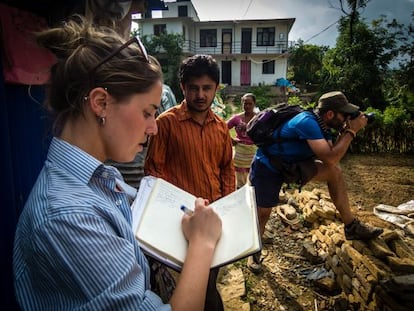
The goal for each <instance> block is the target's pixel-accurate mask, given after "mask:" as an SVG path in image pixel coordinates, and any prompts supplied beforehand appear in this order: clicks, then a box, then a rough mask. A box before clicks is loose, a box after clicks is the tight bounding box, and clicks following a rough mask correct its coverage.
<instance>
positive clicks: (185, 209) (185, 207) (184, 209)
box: [180, 205, 193, 216]
mask: <svg viewBox="0 0 414 311" xmlns="http://www.w3.org/2000/svg"><path fill="white" fill-rule="evenodd" d="M180 209H181V210H182V211H183V212H184V213H186V214H187V215H190V216H191V215H192V214H193V211H192V210H190V209H189V208H188V207H187V206H185V205H181V207H180Z"/></svg>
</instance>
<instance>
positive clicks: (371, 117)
mask: <svg viewBox="0 0 414 311" xmlns="http://www.w3.org/2000/svg"><path fill="white" fill-rule="evenodd" d="M360 113H361V111H356V112H354V113H352V114H350V115H349V116H350V119H351V120H353V119H355V118H356V117H358V116H359V114H360ZM363 114H364V116H365V118H367V119H368V123H370V122H372V121H373V120H374V119H375V112H368V113H365V112H364V113H363Z"/></svg>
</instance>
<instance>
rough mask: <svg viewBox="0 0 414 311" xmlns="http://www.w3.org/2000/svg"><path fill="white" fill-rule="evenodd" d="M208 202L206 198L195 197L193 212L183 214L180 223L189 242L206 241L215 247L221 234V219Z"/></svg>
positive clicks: (207, 244)
mask: <svg viewBox="0 0 414 311" xmlns="http://www.w3.org/2000/svg"><path fill="white" fill-rule="evenodd" d="M208 204H209V201H208V200H205V199H202V198H197V199H196V201H195V208H194V212H193V213H192V215H184V217H183V219H182V223H181V225H182V230H183V232H184V236H185V238H186V239H187V240H188V242H189V243H193V242H195V243H206V246H208V247H213V248H215V246H216V244H217V242H218V240H219V239H220V236H221V219H220V217H219V216H218V215H217V214H216V212H214V210H213V209H212V208H211V207H209V206H208Z"/></svg>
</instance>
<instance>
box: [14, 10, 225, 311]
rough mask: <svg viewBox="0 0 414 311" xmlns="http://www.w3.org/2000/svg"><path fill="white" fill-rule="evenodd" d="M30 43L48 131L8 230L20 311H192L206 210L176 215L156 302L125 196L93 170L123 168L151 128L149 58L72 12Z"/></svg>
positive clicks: (157, 94)
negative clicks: (48, 55)
mask: <svg viewBox="0 0 414 311" xmlns="http://www.w3.org/2000/svg"><path fill="white" fill-rule="evenodd" d="M37 41H38V43H39V44H40V45H41V46H43V47H45V48H48V49H50V50H51V51H52V52H54V53H55V54H56V56H57V62H56V64H55V65H54V66H53V68H52V70H51V78H50V83H49V92H48V97H47V104H48V105H47V107H48V108H49V109H50V110H51V112H52V113H53V115H54V116H55V132H54V137H53V139H52V142H51V144H50V147H49V152H48V156H47V159H46V162H45V164H44V167H43V169H42V171H41V172H40V175H39V177H38V180H37V181H36V184H35V185H34V187H33V190H32V192H31V194H30V196H29V198H28V200H27V202H26V205H25V207H24V210H23V212H22V214H21V215H20V219H19V223H18V225H17V231H16V238H15V244H14V258H13V266H14V284H15V292H16V298H17V301H18V303H19V305H20V307H21V309H22V310H39V311H40V310H41V311H44V310H131V311H132V310H134V311H135V310H146V311H148V310H154V311H155V310H165V311H167V310H188V311H193V310H202V309H203V306H204V301H205V295H206V288H207V282H208V277H209V271H210V265H211V262H212V259H213V255H214V251H215V248H216V245H217V241H218V239H219V238H220V234H221V221H220V219H219V217H218V216H217V214H215V213H214V211H213V210H212V209H211V208H210V207H209V206H208V204H207V203H208V202H207V200H205V199H202V198H197V200H196V201H195V209H194V213H193V215H191V216H188V215H184V216H183V220H182V230H183V233H184V235H185V237H186V238H187V240H188V252H187V258H186V260H185V263H184V267H183V270H182V272H181V274H180V278H179V280H178V283H177V286H176V289H175V291H174V293H173V295H172V297H171V299H170V301H169V303H168V304H164V303H163V302H162V301H161V299H160V297H159V296H157V295H156V294H155V293H154V292H153V291H152V290H151V284H150V268H149V265H148V261H147V259H146V258H145V256H144V254H143V252H142V251H141V249H140V245H139V243H138V242H137V241H136V239H135V237H134V232H133V231H132V212H131V208H130V202H131V200H133V199H134V193H132V191H128V187H127V185H126V184H125V182H123V178H122V176H121V174H120V172H119V171H118V170H117V169H116V168H115V167H113V166H109V165H105V164H104V163H105V161H106V160H108V159H112V160H114V161H117V162H129V161H132V160H133V159H134V157H135V155H136V154H137V153H138V152H140V151H142V149H143V148H144V144H145V142H146V141H147V139H148V137H149V136H151V135H155V134H156V133H157V130H158V128H157V124H156V122H155V114H156V111H157V109H158V108H159V106H160V99H161V90H162V85H163V81H162V71H161V68H160V67H159V64H158V62H157V61H156V60H155V59H154V58H152V57H151V56H148V55H147V53H146V51H145V48H144V46H143V45H142V43H141V41H140V39H139V38H138V37H134V38H132V39H130V40H128V41H126V42H125V40H123V39H122V38H121V37H120V36H119V35H118V34H117V33H116V32H115V31H114V30H112V29H109V28H103V27H100V28H96V27H93V26H91V25H89V24H87V23H86V22H85V20H84V19H83V18H81V17H78V18H76V19H72V20H70V21H68V22H66V23H65V24H63V25H62V26H61V27H57V28H52V29H49V30H46V31H45V32H42V33H39V34H38V35H37ZM129 190H131V189H129ZM154 225H157V224H154ZM159 230H162V228H161V227H160V228H159ZM166 238H168V237H166Z"/></svg>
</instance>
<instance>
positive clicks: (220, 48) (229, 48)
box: [182, 40, 293, 56]
mask: <svg viewBox="0 0 414 311" xmlns="http://www.w3.org/2000/svg"><path fill="white" fill-rule="evenodd" d="M210 45H213V44H210ZM291 46H293V41H275V43H274V45H271V46H270V45H267V46H257V42H256V41H252V42H251V43H250V44H246V43H244V42H243V43H242V42H241V41H233V42H231V43H223V42H217V44H216V46H208V47H200V42H197V41H193V40H186V41H184V44H183V46H182V48H183V52H184V53H190V54H196V53H198V54H210V55H224V56H236V55H245V54H249V55H257V56H264V55H278V54H283V53H285V52H286V51H287V50H288V48H289V47H291Z"/></svg>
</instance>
